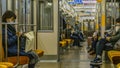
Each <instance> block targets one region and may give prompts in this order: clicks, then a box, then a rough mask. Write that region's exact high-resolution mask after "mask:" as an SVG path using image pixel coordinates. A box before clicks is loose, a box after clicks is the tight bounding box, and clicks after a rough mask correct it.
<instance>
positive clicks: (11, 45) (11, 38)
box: [2, 10, 37, 68]
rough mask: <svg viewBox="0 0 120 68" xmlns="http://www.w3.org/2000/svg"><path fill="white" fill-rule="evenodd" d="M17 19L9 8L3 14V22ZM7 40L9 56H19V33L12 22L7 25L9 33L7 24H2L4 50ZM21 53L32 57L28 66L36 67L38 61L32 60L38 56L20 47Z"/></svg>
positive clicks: (30, 67)
mask: <svg viewBox="0 0 120 68" xmlns="http://www.w3.org/2000/svg"><path fill="white" fill-rule="evenodd" d="M15 19H16V15H15V14H14V13H13V12H12V11H9V10H8V11H6V12H5V13H4V14H3V16H2V22H3V23H11V22H12V23H13V22H14V21H15ZM6 34H7V40H6V39H5V38H6V37H5V35H6ZM21 35H22V34H19V37H21ZM5 41H7V46H8V52H7V53H8V54H7V55H8V57H11V56H17V50H18V49H17V44H18V34H17V32H16V29H15V26H14V25H11V24H8V25H7V33H6V29H5V25H4V24H3V25H2V45H3V48H4V50H6V48H5V46H6V43H5ZM19 41H21V39H19ZM21 45H25V42H23V43H20V46H21ZM19 55H20V56H28V57H29V59H30V63H29V64H28V67H29V68H34V67H35V64H36V63H37V61H36V62H32V60H33V59H36V58H35V57H34V56H33V55H32V54H31V53H28V52H27V53H26V52H25V51H24V49H22V48H20V53H19Z"/></svg>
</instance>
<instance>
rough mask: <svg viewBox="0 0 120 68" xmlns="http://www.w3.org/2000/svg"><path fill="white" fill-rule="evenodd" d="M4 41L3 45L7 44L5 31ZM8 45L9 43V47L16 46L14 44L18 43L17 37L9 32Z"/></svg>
mask: <svg viewBox="0 0 120 68" xmlns="http://www.w3.org/2000/svg"><path fill="white" fill-rule="evenodd" d="M2 39H3V43H4V44H5V30H3V31H2ZM7 43H8V47H9V46H12V45H14V43H17V36H16V35H14V34H12V33H11V32H9V31H8V33H7Z"/></svg>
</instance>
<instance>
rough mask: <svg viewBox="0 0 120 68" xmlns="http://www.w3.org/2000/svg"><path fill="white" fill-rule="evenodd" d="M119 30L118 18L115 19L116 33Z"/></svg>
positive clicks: (119, 20)
mask: <svg viewBox="0 0 120 68" xmlns="http://www.w3.org/2000/svg"><path fill="white" fill-rule="evenodd" d="M119 29H120V17H119V18H117V19H116V31H118V30H119Z"/></svg>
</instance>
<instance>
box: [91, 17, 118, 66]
mask: <svg viewBox="0 0 120 68" xmlns="http://www.w3.org/2000/svg"><path fill="white" fill-rule="evenodd" d="M116 22H117V23H119V24H120V18H117V19H116ZM118 27H119V28H118V30H117V32H116V33H115V35H113V36H111V37H109V36H108V37H106V38H102V39H100V40H99V41H98V43H97V45H96V57H95V59H94V60H93V61H91V63H90V64H91V65H94V64H102V60H101V59H102V52H103V50H110V49H111V48H110V47H109V48H108V47H107V45H105V44H106V43H111V44H112V46H111V47H114V45H115V43H116V42H117V41H118V40H119V39H120V26H119V25H118Z"/></svg>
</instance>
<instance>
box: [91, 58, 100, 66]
mask: <svg viewBox="0 0 120 68" xmlns="http://www.w3.org/2000/svg"><path fill="white" fill-rule="evenodd" d="M90 64H91V65H101V64H102V60H101V59H100V58H95V59H94V60H93V61H91V62H90Z"/></svg>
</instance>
